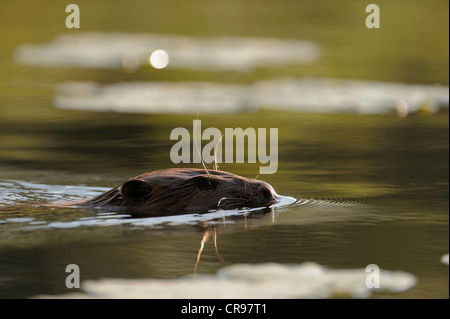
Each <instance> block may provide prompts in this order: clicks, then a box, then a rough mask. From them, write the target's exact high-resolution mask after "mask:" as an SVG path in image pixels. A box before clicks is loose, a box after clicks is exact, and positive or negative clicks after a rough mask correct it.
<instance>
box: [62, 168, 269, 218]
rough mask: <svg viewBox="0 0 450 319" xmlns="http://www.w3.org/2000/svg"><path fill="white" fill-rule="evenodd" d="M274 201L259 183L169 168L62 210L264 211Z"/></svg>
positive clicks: (225, 174)
mask: <svg viewBox="0 0 450 319" xmlns="http://www.w3.org/2000/svg"><path fill="white" fill-rule="evenodd" d="M276 198H277V194H276V193H275V191H274V190H273V188H272V187H271V186H270V185H269V184H267V183H265V182H263V181H259V180H254V179H247V178H245V177H242V176H239V175H235V174H232V173H228V172H224V171H219V170H210V171H207V170H205V169H194V168H171V169H164V170H159V171H154V172H150V173H146V174H142V175H139V176H136V177H134V178H132V179H130V180H128V181H126V182H124V183H122V184H120V185H118V186H116V187H114V188H112V189H111V190H109V191H107V192H105V193H103V194H101V195H99V196H97V197H95V198H92V199H89V200H86V201H81V202H76V203H68V204H64V206H77V207H91V208H94V207H111V208H124V209H127V210H129V211H132V212H134V213H146V214H148V213H151V212H161V211H165V212H167V213H171V214H182V213H192V212H207V211H210V210H214V209H235V208H250V207H266V206H269V205H270V204H273V203H275V202H276Z"/></svg>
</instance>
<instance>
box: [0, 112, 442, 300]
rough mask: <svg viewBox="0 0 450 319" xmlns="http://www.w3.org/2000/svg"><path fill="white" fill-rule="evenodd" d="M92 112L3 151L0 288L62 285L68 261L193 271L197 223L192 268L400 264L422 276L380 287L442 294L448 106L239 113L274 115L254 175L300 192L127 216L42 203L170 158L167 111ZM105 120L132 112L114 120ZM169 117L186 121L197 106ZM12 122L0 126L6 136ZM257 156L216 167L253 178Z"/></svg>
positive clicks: (88, 275)
mask: <svg viewBox="0 0 450 319" xmlns="http://www.w3.org/2000/svg"><path fill="white" fill-rule="evenodd" d="M268 115H269V116H268ZM97 116H98V117H99V119H98V120H95V119H91V120H90V121H83V122H81V123H79V125H74V123H70V121H67V122H65V123H58V124H53V125H47V126H45V127H39V126H32V127H25V128H24V129H23V130H22V131H21V132H15V135H14V136H15V138H16V139H17V140H16V141H15V143H13V144H12V145H11V146H10V147H9V148H6V151H5V152H2V153H1V156H2V158H1V162H2V163H4V164H2V166H1V170H0V204H1V206H0V231H1V240H0V269H1V280H0V287H1V289H0V296H1V297H31V296H34V295H37V294H58V293H67V292H68V289H67V288H66V287H65V285H64V282H65V278H66V275H67V274H66V273H65V267H66V265H68V264H72V263H75V264H77V265H78V266H79V267H80V269H81V272H82V280H86V279H100V278H178V277H180V276H182V275H186V274H192V273H193V272H194V267H195V263H196V259H197V253H198V250H199V248H200V244H201V240H202V238H203V236H204V234H205V232H209V234H210V236H209V240H208V241H207V242H206V243H205V248H204V250H203V253H202V255H201V259H200V262H199V264H198V265H197V273H215V272H216V271H217V270H218V269H220V268H221V267H223V266H225V265H232V264H236V263H263V262H277V263H283V264H284V263H287V264H299V263H303V262H306V261H314V262H316V263H319V264H321V265H324V266H327V267H330V268H364V267H365V266H366V265H368V264H377V265H378V266H379V267H380V268H382V269H389V270H403V271H406V272H409V273H411V274H413V275H414V276H416V277H417V280H418V283H417V285H416V286H415V287H413V288H412V289H410V290H408V291H406V292H403V293H386V294H381V293H378V294H375V295H374V296H375V297H377V296H379V297H381V296H389V297H419V298H428V297H438V298H440V297H448V266H446V265H445V264H443V263H441V261H440V259H441V257H442V256H443V255H444V254H446V253H448V114H436V115H433V116H427V117H414V116H412V117H408V118H406V119H398V118H394V117H392V116H391V115H385V116H361V115H296V114H264V113H258V114H252V115H250V114H241V115H240V117H239V120H238V122H239V125H236V126H242V127H247V126H250V120H251V123H252V125H255V126H259V127H271V126H275V127H280V133H279V136H280V141H279V154H280V156H279V161H280V163H279V170H278V172H277V173H276V174H274V175H263V176H260V178H261V179H263V180H266V181H267V182H269V183H271V184H272V185H273V186H274V188H275V189H276V190H277V192H278V193H279V194H282V195H287V196H292V197H294V198H296V199H298V200H299V201H298V202H297V203H291V204H289V205H286V206H281V207H275V208H274V209H273V211H271V212H268V213H258V212H256V213H255V212H253V213H252V212H250V213H249V212H247V213H245V214H243V213H242V212H239V213H236V212H235V213H231V214H224V213H223V212H222V213H220V212H219V213H218V214H217V215H214V214H213V215H209V216H208V215H206V216H204V215H202V216H197V215H196V216H192V215H191V216H181V217H169V218H166V217H164V218H162V217H161V218H141V219H139V218H138V219H136V218H130V217H129V216H127V215H121V214H118V213H111V212H93V211H85V210H81V209H67V208H66V209H62V208H50V207H45V206H42V204H44V203H47V202H50V201H54V200H59V199H67V200H76V199H80V198H86V197H91V196H93V195H95V194H98V193H99V192H101V191H104V190H106V189H108V187H112V186H114V185H116V184H117V183H120V182H122V181H123V180H126V179H127V178H129V177H131V176H135V175H138V174H140V173H142V172H145V171H151V170H155V169H161V168H166V167H167V166H168V165H170V164H167V163H170V160H169V151H170V147H171V145H172V143H173V141H169V140H168V138H167V137H168V136H169V134H170V131H171V129H172V127H173V126H171V124H165V125H161V124H160V123H167V122H168V121H162V118H164V117H163V116H160V117H158V116H156V117H155V116H153V117H150V116H149V117H142V116H119V115H108V114H101V115H100V114H99V115H97ZM94 118H95V115H94ZM232 118H233V116H232V115H229V116H224V117H222V118H221V120H220V121H218V120H215V119H213V118H212V117H208V116H205V117H203V122H204V123H208V126H213V127H218V128H220V127H221V125H227V123H230V122H232V121H233V119H232ZM267 118H271V120H270V121H267V120H266V119H267ZM112 119H114V120H115V123H120V119H122V120H123V121H124V122H125V123H129V124H127V125H123V126H122V127H120V124H116V125H115V126H114V129H112V127H110V126H109V125H108V124H107V123H108V122H109V121H111V120H112ZM175 120H176V121H178V123H180V126H184V127H189V123H192V116H184V117H182V116H180V117H177V118H175ZM234 121H235V122H236V120H234ZM281 121H282V123H283V125H279V124H280V123H281ZM92 123H95V128H94V127H93V124H92ZM130 123H133V124H130ZM255 123H256V124H258V125H256V124H255ZM344 128H345V129H344ZM11 131H14V129H13V127H8V126H7V125H3V126H2V130H1V133H0V134H1V135H2V136H1V138H5V135H6V134H10V132H11ZM118 132H121V133H120V134H119V133H118ZM118 135H120V136H118ZM24 137H28V138H30V139H35V140H37V141H39V140H41V141H42V144H40V145H39V144H32V145H30V144H28V143H27V141H26V139H24ZM46 147H47V148H48V149H46ZM21 152H28V153H30V154H34V152H37V153H36V154H37V156H34V155H30V157H29V158H24V160H23V162H22V163H17V162H16V163H12V162H11V163H8V154H13V153H15V154H17V153H21ZM258 165H259V164H245V165H242V164H227V165H225V164H223V165H222V167H221V168H222V169H225V170H229V171H232V172H235V173H238V174H241V175H243V176H247V177H255V176H256V175H257V174H258ZM171 166H174V164H171ZM243 215H245V217H244V216H243ZM214 232H215V233H216V234H217V246H218V251H219V253H220V256H219V255H217V254H216V251H215V249H214V244H213V240H212V234H213V233H214ZM221 259H223V261H224V262H225V263H224V262H223V261H222V260H221Z"/></svg>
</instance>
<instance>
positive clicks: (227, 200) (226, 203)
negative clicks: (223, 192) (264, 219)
mask: <svg viewBox="0 0 450 319" xmlns="http://www.w3.org/2000/svg"><path fill="white" fill-rule="evenodd" d="M244 204H245V200H244V199H243V198H238V197H222V198H221V199H220V200H219V202H218V203H217V208H234V207H239V206H243V205H244Z"/></svg>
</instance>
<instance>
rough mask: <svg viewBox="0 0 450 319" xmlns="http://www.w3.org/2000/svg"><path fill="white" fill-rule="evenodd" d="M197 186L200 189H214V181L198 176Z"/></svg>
mask: <svg viewBox="0 0 450 319" xmlns="http://www.w3.org/2000/svg"><path fill="white" fill-rule="evenodd" d="M196 183H197V187H198V188H200V189H202V190H208V189H215V188H216V181H215V180H214V179H212V178H199V179H197V181H196Z"/></svg>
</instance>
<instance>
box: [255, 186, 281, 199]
mask: <svg viewBox="0 0 450 319" xmlns="http://www.w3.org/2000/svg"><path fill="white" fill-rule="evenodd" d="M259 187H260V193H261V194H262V196H263V198H264V199H267V200H270V199H274V198H276V197H277V196H278V195H277V193H276V192H275V190H274V189H273V188H272V186H270V185H269V184H267V183H266V182H262V181H261V182H260V184H259Z"/></svg>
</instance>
